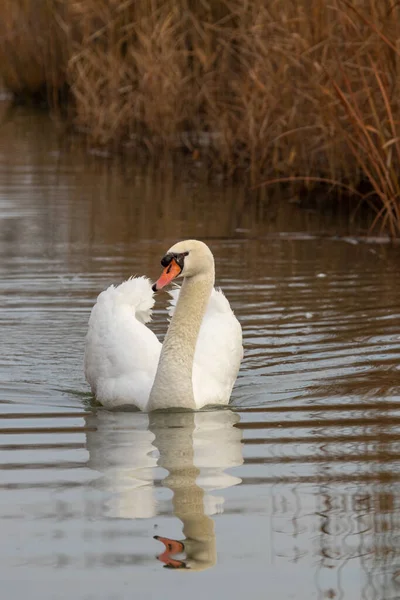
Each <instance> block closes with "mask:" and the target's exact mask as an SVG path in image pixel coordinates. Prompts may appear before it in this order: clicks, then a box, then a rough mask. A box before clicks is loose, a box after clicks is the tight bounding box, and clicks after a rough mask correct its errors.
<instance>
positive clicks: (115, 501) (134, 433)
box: [87, 410, 243, 571]
mask: <svg viewBox="0 0 400 600" xmlns="http://www.w3.org/2000/svg"><path fill="white" fill-rule="evenodd" d="M88 420H89V421H91V423H90V424H91V425H95V427H96V431H89V432H88V433H87V449H88V451H89V455H90V457H89V462H88V466H89V467H90V468H92V469H95V470H97V471H99V472H100V473H101V474H102V477H101V478H100V479H99V480H97V482H96V487H97V488H98V489H101V490H102V491H103V492H106V493H107V496H106V498H105V500H104V502H103V505H102V507H103V508H102V510H103V512H104V513H105V514H106V516H109V517H113V518H124V519H140V518H151V517H155V516H156V515H157V514H158V513H159V512H160V509H161V504H160V503H159V502H157V495H156V488H158V487H160V486H162V487H166V488H169V489H170V490H171V491H172V493H173V497H172V510H171V508H169V510H171V512H172V514H173V515H175V516H176V517H177V518H178V519H180V521H181V522H182V524H183V535H184V538H183V539H182V540H175V539H171V538H167V537H163V536H161V535H160V536H155V539H158V540H159V541H160V542H162V543H164V545H165V551H164V552H162V554H160V555H159V556H158V559H159V560H160V561H161V562H162V563H163V564H164V566H166V567H168V568H183V569H191V570H196V571H199V570H204V569H207V568H209V567H212V566H214V565H215V563H216V561H217V554H216V537H215V530H214V521H213V519H212V518H211V516H212V515H214V514H217V513H222V512H223V504H224V498H223V496H222V495H219V494H218V495H214V494H211V493H210V492H213V491H215V490H223V489H226V488H228V487H231V486H233V485H237V484H239V483H240V482H241V480H240V479H239V478H238V477H235V476H234V475H233V474H231V473H228V472H226V469H229V468H230V467H234V466H238V465H241V464H242V463H243V457H242V447H241V431H240V430H239V429H238V428H236V427H234V425H235V423H237V422H238V421H239V416H238V415H237V414H235V413H233V412H232V411H230V410H219V411H207V412H198V413H192V412H182V413H177V412H173V411H171V412H156V413H152V414H150V415H146V414H143V413H123V412H122V413H112V412H106V411H99V413H98V414H97V415H92V416H88ZM160 467H161V468H162V469H163V470H164V469H165V470H166V471H167V475H166V476H165V477H164V478H162V476H163V474H164V471H161V469H159V468H160ZM163 514H164V511H163ZM162 533H165V534H167V533H168V532H162ZM177 554H179V555H180V556H176V555H177Z"/></svg>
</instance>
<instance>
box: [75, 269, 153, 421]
mask: <svg viewBox="0 0 400 600" xmlns="http://www.w3.org/2000/svg"><path fill="white" fill-rule="evenodd" d="M153 305H154V298H153V292H152V289H151V283H150V281H149V280H148V279H147V278H145V277H136V278H131V279H129V280H128V281H125V282H124V283H122V284H121V285H119V286H118V287H114V286H110V287H109V288H108V289H107V290H105V291H104V292H102V293H101V294H100V295H99V297H98V298H97V302H96V304H95V305H94V307H93V309H92V313H91V315H90V319H89V330H88V333H87V336H86V345H85V375H86V379H87V381H88V382H89V384H90V386H91V388H92V391H93V392H94V394H95V395H96V397H97V399H98V400H99V401H100V402H101V403H102V404H103V405H104V406H106V407H107V408H111V407H115V406H118V405H122V404H134V405H135V406H137V407H138V408H140V409H141V410H144V409H145V407H146V404H147V401H148V398H149V395H150V390H151V386H152V385H153V381H154V377H155V373H156V369H157V365H158V359H159V356H160V350H161V344H160V342H159V341H158V339H157V337H156V336H155V335H154V333H153V332H152V331H151V330H150V329H149V328H148V327H146V325H145V323H147V322H148V321H150V320H151V309H152V307H153Z"/></svg>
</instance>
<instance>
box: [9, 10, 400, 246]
mask: <svg viewBox="0 0 400 600" xmlns="http://www.w3.org/2000/svg"><path fill="white" fill-rule="evenodd" d="M0 1H1V2H2V6H3V11H2V13H3V15H4V18H3V20H2V21H1V23H0V77H2V78H3V80H4V81H5V83H6V85H7V86H8V87H9V88H10V89H12V90H14V91H16V92H18V93H21V92H23V91H25V92H27V91H29V90H30V91H32V92H33V91H35V90H37V89H39V88H40V87H43V88H45V89H46V90H47V96H48V98H49V99H50V102H51V104H52V105H53V106H56V105H57V102H58V99H59V95H58V92H59V90H60V89H61V88H62V87H63V86H65V85H67V86H68V89H69V96H68V98H69V99H68V108H69V114H70V118H71V119H72V121H73V123H74V125H75V127H76V128H77V129H79V130H81V131H83V132H84V133H85V135H86V136H87V139H88V141H89V143H90V144H93V145H96V146H100V147H107V148H112V149H115V150H123V151H127V150H128V149H130V148H138V147H139V148H141V147H146V148H148V149H149V150H150V151H151V152H152V153H157V152H162V151H165V150H168V151H171V150H176V149H182V148H184V149H186V150H188V151H190V152H192V153H193V155H194V156H195V157H198V156H200V157H201V158H203V160H206V161H208V164H209V165H210V167H211V168H216V169H219V170H220V171H222V172H223V173H224V174H225V175H226V176H229V177H233V176H235V175H240V176H241V177H246V178H247V180H248V181H249V183H250V184H251V185H254V186H255V185H259V184H260V183H264V184H265V185H267V184H272V183H276V182H278V181H280V182H282V181H286V182H289V183H290V184H291V185H293V186H296V185H300V184H301V185H303V186H305V187H310V188H312V187H313V186H315V185H317V184H318V185H323V186H325V185H326V186H328V187H337V189H341V190H344V192H345V193H346V194H350V195H351V196H352V197H353V198H354V199H355V206H356V207H358V206H362V205H365V204H368V205H370V206H371V207H372V208H373V210H375V211H376V219H375V222H374V226H376V227H381V228H384V229H385V230H387V231H389V232H390V234H391V235H393V236H395V235H398V234H399V233H400V184H399V174H400V135H399V134H400V131H399V127H400V113H399V100H398V98H399V97H400V96H399V89H398V88H399V82H400V46H399V44H398V40H399V39H400V3H398V2H397V0H396V1H395V0H352V1H351V2H350V1H347V0H331V1H330V2H326V1H325V0H143V1H138V0H42V1H41V2H40V3H38V2H36V1H35V0H0Z"/></svg>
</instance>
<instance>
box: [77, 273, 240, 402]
mask: <svg viewBox="0 0 400 600" xmlns="http://www.w3.org/2000/svg"><path fill="white" fill-rule="evenodd" d="M179 293H180V288H175V289H173V290H171V291H170V294H171V297H172V298H171V305H170V307H169V310H168V312H169V314H170V316H172V314H173V312H174V309H175V306H176V303H177V300H178V297H179ZM153 305H154V298H153V292H152V289H151V283H150V281H149V280H148V279H147V278H146V277H137V278H131V279H129V280H128V281H125V282H124V283H122V284H121V285H119V286H117V287H114V286H110V287H109V288H108V289H107V290H105V291H104V292H102V293H101V294H100V295H99V297H98V298H97V302H96V304H95V306H94V307H93V309H92V312H91V315H90V319H89V330H88V333H87V336H86V346H85V375H86V379H87V381H88V382H89V384H90V386H91V388H92V391H93V393H94V394H95V395H96V398H97V399H98V400H99V402H101V403H102V404H103V405H104V406H106V407H107V408H114V407H117V406H121V405H127V404H129V405H134V406H136V407H137V408H139V409H140V410H147V405H148V400H149V396H150V391H151V389H152V386H153V382H154V379H155V375H156V371H157V366H158V362H159V358H160V352H161V343H160V342H159V340H158V339H157V337H156V336H155V334H154V333H153V332H152V331H151V330H150V329H149V328H148V327H147V326H146V325H145V323H148V322H149V321H150V320H151V311H152V307H153ZM242 356H243V348H242V330H241V327H240V324H239V322H238V321H237V319H236V317H235V315H234V314H233V312H232V309H231V307H230V305H229V302H228V300H227V299H226V298H225V296H224V294H223V293H222V291H220V290H215V289H213V290H212V292H211V295H210V299H209V301H208V305H207V309H206V313H205V315H204V317H203V320H202V324H201V328H200V332H199V336H198V339H197V343H196V347H195V356H194V363H193V376H192V383H193V395H194V399H195V405H196V408H202V407H203V406H205V405H207V404H227V403H228V402H229V399H230V395H231V391H232V387H233V385H234V382H235V379H236V376H237V373H238V370H239V366H240V362H241V360H242Z"/></svg>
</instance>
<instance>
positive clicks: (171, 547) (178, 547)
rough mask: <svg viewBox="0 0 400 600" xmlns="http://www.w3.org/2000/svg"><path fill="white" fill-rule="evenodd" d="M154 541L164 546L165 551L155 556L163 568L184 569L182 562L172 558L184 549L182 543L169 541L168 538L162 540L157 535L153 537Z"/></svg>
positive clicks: (184, 565) (184, 564)
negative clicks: (162, 564)
mask: <svg viewBox="0 0 400 600" xmlns="http://www.w3.org/2000/svg"><path fill="white" fill-rule="evenodd" d="M154 539H155V540H158V541H159V542H162V543H163V544H164V546H165V550H164V552H163V553H162V554H160V555H159V556H157V558H158V560H159V561H161V562H162V563H164V567H166V568H168V569H186V568H187V567H186V563H185V562H184V561H183V560H178V559H176V558H172V556H173V555H174V554H179V553H181V552H183V551H184V549H185V547H184V545H183V543H182V542H179V541H178V540H171V539H170V538H164V537H161V536H159V535H155V536H154Z"/></svg>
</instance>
